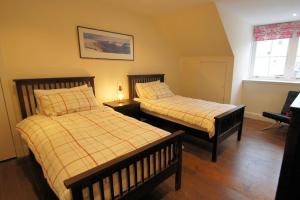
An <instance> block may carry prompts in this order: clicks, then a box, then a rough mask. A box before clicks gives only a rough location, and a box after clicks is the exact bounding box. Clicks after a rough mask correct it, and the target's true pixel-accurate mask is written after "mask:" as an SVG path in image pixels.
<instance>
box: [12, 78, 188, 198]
mask: <svg viewBox="0 0 300 200" xmlns="http://www.w3.org/2000/svg"><path fill="white" fill-rule="evenodd" d="M14 82H15V83H16V89H17V93H18V98H19V103H20V108H21V113H22V118H23V119H25V118H26V117H28V116H30V115H32V114H33V113H34V112H35V107H36V100H35V98H34V95H33V90H34V89H55V88H70V87H74V86H78V85H83V84H88V85H89V86H91V87H92V88H93V91H94V93H95V86H94V77H93V76H89V77H64V78H39V79H17V80H14ZM183 133H184V132H183V131H178V132H176V133H175V134H172V135H169V136H167V137H164V138H162V139H160V140H157V141H155V142H153V143H151V144H148V145H146V146H144V147H142V148H139V149H136V150H135V151H132V152H130V153H127V154H125V155H123V156H121V157H118V158H115V159H113V160H111V161H109V162H107V163H104V164H102V165H99V166H97V167H95V168H92V169H90V170H87V171H86V172H84V173H81V174H78V175H76V176H74V177H71V178H69V179H67V180H65V181H64V184H65V186H66V187H67V188H69V189H71V192H72V197H73V199H74V200H81V199H83V193H82V190H83V189H85V188H87V189H88V191H89V199H94V191H93V184H95V183H99V191H100V196H101V199H105V197H107V196H108V194H107V193H108V192H107V191H106V190H104V186H103V181H104V179H105V178H108V180H109V193H110V195H111V197H112V199H136V198H139V197H141V196H142V195H145V194H147V192H149V191H150V190H152V189H153V188H154V187H155V186H157V185H158V184H159V183H161V182H162V181H164V180H165V179H167V178H168V177H170V176H171V175H173V174H175V189H176V190H178V189H180V187H181V169H182V140H183V137H182V136H183ZM167 156H168V158H172V159H170V160H168V162H167V159H166V158H167ZM151 157H152V158H153V159H151ZM150 159H151V160H152V161H153V163H154V166H155V165H158V166H159V167H158V169H154V168H153V174H152V175H151V176H150ZM138 162H140V163H141V166H142V167H141V181H138V178H137V174H138V170H137V163H138ZM156 162H157V163H156ZM144 165H147V169H149V170H147V171H144V167H143V166H144ZM131 167H133V169H134V170H133V174H130V173H132V172H131V170H129V168H131ZM122 171H123V172H126V173H125V174H126V179H127V183H128V182H129V184H128V185H131V184H133V186H131V187H130V186H129V187H128V185H127V186H126V188H124V187H122V177H121V172H122ZM145 174H147V176H146V177H147V178H146V177H144V175H145ZM113 175H117V177H118V184H119V185H121V187H119V189H120V190H119V194H118V195H115V194H114V183H113V181H114V179H113ZM130 176H133V177H134V182H133V183H130Z"/></svg>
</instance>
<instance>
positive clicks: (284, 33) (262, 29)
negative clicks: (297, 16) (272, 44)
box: [254, 21, 300, 41]
mask: <svg viewBox="0 0 300 200" xmlns="http://www.w3.org/2000/svg"><path fill="white" fill-rule="evenodd" d="M294 33H296V35H297V36H298V37H300V21H294V22H286V23H278V24H268V25H261V26H255V27H254V38H255V40H256V41H262V40H275V39H284V38H291V37H292V36H293V34H294Z"/></svg>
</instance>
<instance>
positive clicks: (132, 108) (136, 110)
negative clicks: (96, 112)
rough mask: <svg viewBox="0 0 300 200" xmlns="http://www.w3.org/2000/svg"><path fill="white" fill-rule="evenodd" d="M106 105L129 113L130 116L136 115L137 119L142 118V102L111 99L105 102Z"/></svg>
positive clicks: (126, 113)
mask: <svg viewBox="0 0 300 200" xmlns="http://www.w3.org/2000/svg"><path fill="white" fill-rule="evenodd" d="M103 105H105V106H109V107H111V108H113V109H114V110H115V111H117V112H119V113H122V114H124V115H127V116H129V117H134V118H136V119H139V118H140V102H137V101H133V100H129V99H125V100H122V102H119V101H110V102H105V103H103Z"/></svg>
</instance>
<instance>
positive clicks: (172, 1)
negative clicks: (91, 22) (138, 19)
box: [105, 0, 300, 25]
mask: <svg viewBox="0 0 300 200" xmlns="http://www.w3.org/2000/svg"><path fill="white" fill-rule="evenodd" d="M105 1H106V2H108V3H110V4H113V5H114V6H118V7H120V8H125V9H128V10H131V11H134V12H136V13H140V14H144V15H149V16H158V15H161V14H164V13H167V12H172V11H175V10H179V9H184V8H186V7H191V6H196V5H200V4H202V3H206V2H212V1H214V2H216V3H217V4H218V6H222V8H224V9H228V10H229V11H230V12H233V13H234V14H236V15H237V16H239V17H241V18H243V19H244V20H246V21H247V22H249V23H250V24H253V25H258V24H268V23H276V22H285V21H295V20H300V0H105ZM293 13H297V14H298V16H297V17H293V16H292V14H293Z"/></svg>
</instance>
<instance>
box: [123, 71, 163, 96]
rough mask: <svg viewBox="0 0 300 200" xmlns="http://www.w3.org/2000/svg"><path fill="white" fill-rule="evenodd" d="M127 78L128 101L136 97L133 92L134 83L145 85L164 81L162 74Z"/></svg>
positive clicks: (129, 76)
mask: <svg viewBox="0 0 300 200" xmlns="http://www.w3.org/2000/svg"><path fill="white" fill-rule="evenodd" d="M127 76H128V88H129V99H134V98H135V97H137V94H136V91H135V84H136V83H146V82H151V81H157V80H160V82H164V81H165V75H164V74H139V75H127Z"/></svg>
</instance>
